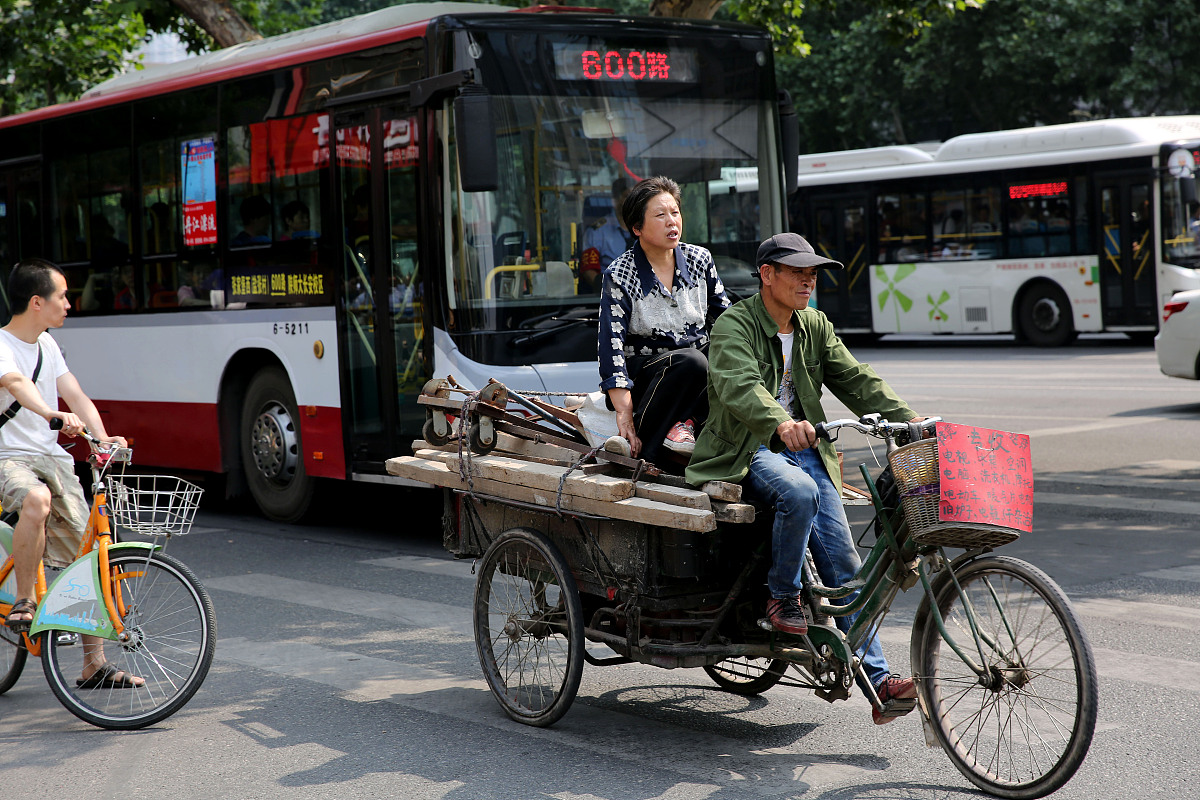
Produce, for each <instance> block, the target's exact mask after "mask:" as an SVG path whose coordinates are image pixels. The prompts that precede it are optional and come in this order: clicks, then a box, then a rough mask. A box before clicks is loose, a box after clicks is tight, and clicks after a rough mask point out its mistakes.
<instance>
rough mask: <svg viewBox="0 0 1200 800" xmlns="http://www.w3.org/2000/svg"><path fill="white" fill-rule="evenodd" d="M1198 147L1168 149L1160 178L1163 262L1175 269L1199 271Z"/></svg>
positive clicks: (1199, 147)
mask: <svg viewBox="0 0 1200 800" xmlns="http://www.w3.org/2000/svg"><path fill="white" fill-rule="evenodd" d="M1197 159H1200V146H1198V145H1191V146H1186V147H1174V146H1168V147H1166V148H1164V155H1163V161H1164V163H1166V164H1167V173H1165V174H1164V175H1163V177H1162V236H1163V248H1162V251H1163V261H1165V262H1167V263H1169V264H1174V265H1175V266H1177V267H1185V268H1188V269H1196V268H1200V236H1198V234H1200V198H1197V197H1196V177H1195V169H1196V161H1197Z"/></svg>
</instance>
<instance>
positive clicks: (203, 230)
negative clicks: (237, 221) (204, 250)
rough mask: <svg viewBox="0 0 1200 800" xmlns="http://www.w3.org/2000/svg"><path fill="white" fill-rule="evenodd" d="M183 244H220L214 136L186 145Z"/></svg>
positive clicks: (183, 153) (183, 154)
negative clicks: (218, 241)
mask: <svg viewBox="0 0 1200 800" xmlns="http://www.w3.org/2000/svg"><path fill="white" fill-rule="evenodd" d="M181 158H182V160H183V243H184V245H186V246H187V247H196V246H197V245H204V244H216V243H217V143H216V140H215V139H214V138H213V137H211V136H208V137H205V138H203V139H194V140H192V141H190V142H184V143H183V152H182V156H181Z"/></svg>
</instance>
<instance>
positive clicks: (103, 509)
mask: <svg viewBox="0 0 1200 800" xmlns="http://www.w3.org/2000/svg"><path fill="white" fill-rule="evenodd" d="M83 436H84V437H85V438H86V439H87V440H88V441H89V442H91V443H92V444H93V445H95V446H96V447H97V448H100V449H99V450H97V451H95V452H93V453H92V454H91V455H90V456H89V457H88V464H89V465H90V466H91V470H92V509H91V514H90V515H89V517H88V522H87V528H86V530H85V532H84V537H83V542H82V543H81V544H80V547H79V552H78V554H77V556H76V559H75V561H73V562H72V563H71V564H70V565H68V566H67V567H66V568H65V569H63V570H62V571H61V572H59V574H58V576H57V577H55V578H54V580H53V581H52V582H51V583H50V584H49V585H47V582H46V567H45V565H44V564H39V565H38V574H37V601H38V605H37V611H36V612H35V613H34V618H33V622H32V623H31V626H30V629H29V630H28V631H27V632H25V633H20V634H17V633H14V632H13V631H12V630H10V629H9V628H7V627H5V626H3V625H0V693H3V692H6V691H8V690H9V689H11V688H12V686H13V685H14V684H15V683H16V682H17V679H18V678H19V677H20V676H21V671H22V670H23V669H24V667H25V662H26V660H27V658H28V656H29V654H31V653H32V654H33V656H34V657H40V658H41V659H42V669H43V671H44V672H45V674H46V680H47V681H48V682H49V684H50V689H51V690H52V691H53V692H54V695H55V696H56V697H57V698H58V699H59V701H60V702H62V704H63V705H64V706H66V707H67V710H68V711H70V712H71V713H72V714H74V715H75V716H77V717H79V718H80V719H82V720H84V721H85V722H89V723H91V724H92V725H96V726H98V727H101V728H109V729H114V730H132V729H137V728H144V727H146V726H147V725H153V724H154V723H156V722H160V721H162V720H163V719H166V718H167V717H169V716H170V715H172V714H174V713H175V712H176V711H178V710H179V709H180V708H182V707H183V706H184V704H185V703H187V702H188V700H190V699H191V698H192V696H193V695H194V694H195V693H196V690H197V689H199V688H200V684H201V683H203V682H204V678H205V676H206V675H207V674H208V669H209V667H210V666H211V665H212V660H213V653H214V650H215V648H216V640H217V623H216V614H215V612H214V611H213V606H212V601H211V600H210V599H209V597H208V593H207V592H206V591H205V589H204V587H203V585H201V583H200V581H199V580H198V579H197V578H196V576H195V575H194V574H193V573H192V571H191V570H190V569H188V568H187V567H186V566H185V565H184V564H182V563H181V562H179V561H178V560H177V559H175V558H172V557H171V556H168V555H167V554H166V553H164V552H163V549H164V548H165V547H166V544H167V542H169V541H170V539H171V537H172V536H179V535H183V534H186V533H188V532H189V531H190V530H191V527H192V520H193V518H194V517H195V513H196V509H197V507H198V506H199V502H200V495H201V493H202V491H203V490H201V489H200V488H199V487H198V486H195V485H194V484H192V483H189V482H188V481H185V480H183V479H181V478H177V477H174V476H166V475H129V476H126V475H125V474H124V469H125V465H127V464H128V463H129V460H130V456H131V455H132V452H133V451H132V449H131V448H128V447H115V446H112V445H109V444H108V443H104V442H101V441H100V440H99V439H97V438H96V437H94V436H92V435H91V433H89V432H87V431H84V433H83ZM114 465H120V467H119V470H120V474H118V475H110V474H109V473H110V471H111V470H112V468H113V466H114ZM110 521H111V526H110ZM113 528H118V529H120V530H121V531H122V532H125V533H130V534H134V535H137V536H139V537H144V538H148V541H121V542H117V541H116V540H115V534H114V530H113ZM11 552H12V528H11V527H10V526H9V525H7V524H3V523H0V558H2V559H3V565H2V566H0V615H6V614H7V613H8V612H9V610H10V609H11V608H12V605H13V603H14V602H16V597H15V591H16V577H15V575H13V559H12V556H11ZM92 637H95V638H92ZM104 645H108V646H107V647H106V648H105V649H106V651H107V652H106V653H105V657H106V659H107V660H108V662H109V663H110V664H111V665H112V666H113V668H115V669H119V670H121V671H123V672H125V674H126V675H130V676H138V677H140V678H141V679H142V680H144V683H143V684H142V685H138V686H135V685H129V681H122V682H120V683H119V684H118V683H113V682H111V681H103V680H100V681H97V680H87V681H85V680H83V679H82V678H81V677H80V675H81V669H82V664H83V653H84V650H85V648H91V647H97V646H104ZM113 645H115V646H113ZM110 674H111V673H110Z"/></svg>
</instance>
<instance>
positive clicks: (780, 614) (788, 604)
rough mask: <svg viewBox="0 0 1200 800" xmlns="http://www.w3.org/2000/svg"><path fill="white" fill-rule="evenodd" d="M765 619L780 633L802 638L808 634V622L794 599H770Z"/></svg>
mask: <svg viewBox="0 0 1200 800" xmlns="http://www.w3.org/2000/svg"><path fill="white" fill-rule="evenodd" d="M767 619H768V620H770V621H771V624H772V625H773V626H775V630H777V631H779V632H780V633H790V634H792V635H793V636H803V635H804V634H806V633H808V620H807V619H805V618H804V612H803V611H802V610H801V609H800V603H799V602H798V601H797V600H796V598H795V597H772V598H771V599H770V600H768V601H767Z"/></svg>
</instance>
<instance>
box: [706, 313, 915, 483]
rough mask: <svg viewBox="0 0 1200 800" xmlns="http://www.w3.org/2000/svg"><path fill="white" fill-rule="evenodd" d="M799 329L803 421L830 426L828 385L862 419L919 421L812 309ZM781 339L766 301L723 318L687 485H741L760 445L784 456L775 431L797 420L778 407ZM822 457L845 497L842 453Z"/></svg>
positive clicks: (823, 449)
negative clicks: (825, 401) (824, 397)
mask: <svg viewBox="0 0 1200 800" xmlns="http://www.w3.org/2000/svg"><path fill="white" fill-rule="evenodd" d="M793 322H794V326H795V333H796V336H795V338H794V339H793V342H792V384H793V385H794V386H795V389H796V403H797V404H798V405H799V406H800V410H801V411H802V412H803V418H804V419H807V420H808V421H809V422H811V423H812V424H813V425H816V424H817V423H818V422H824V421H825V411H824V409H822V408H821V385H822V384H824V385H825V386H827V387H829V391H831V392H833V395H834V396H835V397H837V399H838V400H841V401H842V403H844V404H845V405H846V407H847V408H849V409H850V410H851V411H852V412H854V413H855V414H856V415H859V416H861V415H863V414H870V413H873V412H878V413H880V414H882V415H883V417H884V418H885V419H888V420H891V421H893V422H907V421H908V420H910V419H912V418H913V417H915V416H916V413H915V412H913V410H912V409H911V408H909V407H908V406H907V405H905V403H904V401H903V400H901V399H900V398H899V397H897V396H896V393H895V392H893V391H892V389H891V387H889V386H888V385H887V384H886V383H885V382H884V381H883V379H882V378H880V377H879V376H878V375H876V374H875V371H874V370H873V369H871V368H870V367H869V366H868V365H866V364H860V363H859V362H858V361H857V360H855V358H854V356H852V355H850V351H849V350H847V349H846V346H845V345H844V344H842V340H841V339H839V338H838V336H837V334H835V333H834V332H833V324H832V323H831V322H830V321H829V319H828V317H826V316H825V315H824V314H823V313H821V312H820V311H817V310H816V309H812V308H806V309H804V310H803V311H796V312H793ZM778 333H779V326H778V325H776V324H775V320H773V319H771V315H770V314H769V313H767V308H766V306H765V305H764V304H763V301H762V296H761V295H754V296H753V297H750V298H747V299H745V300H742V301H741V302H740V303H737V304H736V305H734V306H733V307H732V308H729V309H727V310H726V311H725V313H723V314H722V315H721V316H720V317H718V318H717V322H716V324H715V325H714V326H713V330H712V344H711V345H709V351H708V404H709V415H708V421H707V422H706V423H705V425H704V428H703V430H702V431H701V432H700V436H699V438H698V439H697V441H696V449H695V452H694V453H692V458H691V462H690V463H689V464H688V468H687V474H686V477H687V481H688V483H691V484H693V485H696V486H698V485H700V484H702V483H704V482H705V481H712V480H718V481H730V482H732V483H741V482H742V479H743V478H745V477H746V473H747V472H749V470H750V459H751V458H752V457H753V455H754V453H755V451H756V450H758V446H759V445H760V444H766V445H768V446H769V447H770V448H771V450H772V451H773V452H776V453H778V452H781V451H782V450H783V449H784V445H783V440H781V439H780V438H779V436H778V435H777V434H776V433H775V429H776V428H777V427H779V424H780V423H782V422H786V421H787V420H789V419H791V417H789V416H788V412H786V411H784V410H783V406H781V405H779V402H778V401H777V400H776V399H775V394H776V392H777V390H778V388H779V383H780V381H781V380H783V353H782V352H781V349H780V347H779V339H778V338H776V336H777V334H778ZM797 416H799V415H797ZM818 449H819V452H820V454H821V460H822V461H824V462H825V468H826V469H827V470H828V471H829V475H830V477H831V478H833V482H834V484H835V485H836V486H837V487H838V491H841V475H840V472H839V470H838V463H837V452H836V451H835V450H834V448H833V445H832V444H831V443H829V442H825V441H822V442H821V443H820V444H819V445H818Z"/></svg>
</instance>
